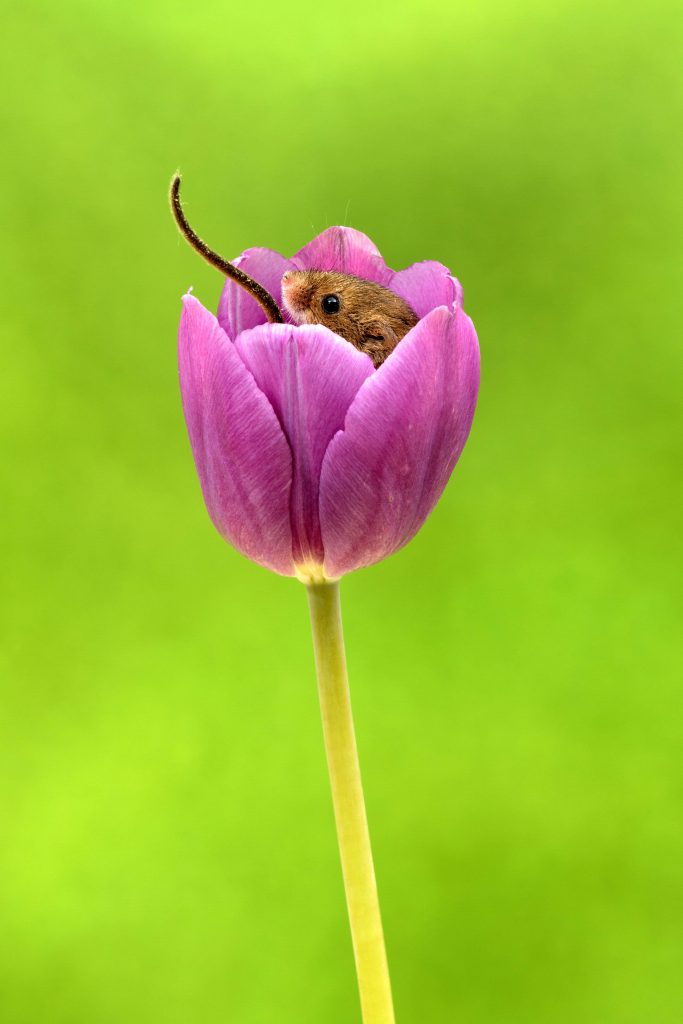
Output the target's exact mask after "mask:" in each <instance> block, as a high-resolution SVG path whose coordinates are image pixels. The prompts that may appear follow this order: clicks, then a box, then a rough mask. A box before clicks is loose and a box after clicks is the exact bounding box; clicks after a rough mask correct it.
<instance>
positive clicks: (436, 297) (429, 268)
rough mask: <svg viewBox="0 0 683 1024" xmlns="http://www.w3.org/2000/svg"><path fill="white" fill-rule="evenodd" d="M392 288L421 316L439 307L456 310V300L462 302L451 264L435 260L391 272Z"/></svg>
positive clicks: (460, 291) (460, 289)
mask: <svg viewBox="0 0 683 1024" xmlns="http://www.w3.org/2000/svg"><path fill="white" fill-rule="evenodd" d="M389 287H390V288H391V290H392V292H396V294H397V295H400V296H401V298H402V299H405V300H406V302H407V303H408V305H409V306H410V307H411V309H412V310H413V311H414V312H415V313H416V314H417V316H418V317H423V316H426V315H427V313H431V311H432V310H433V309H436V307H437V306H448V308H449V309H453V308H454V305H455V302H456V300H457V302H458V305H462V288H461V287H460V282H459V281H456V279H455V278H454V277H452V276H451V272H450V270H449V269H448V267H444V265H443V263H437V262H436V261H435V260H425V261H424V262H422V263H413V265H412V266H411V267H406V269H405V270H398V271H397V272H396V273H395V274H393V275H392V278H391V281H390V282H389Z"/></svg>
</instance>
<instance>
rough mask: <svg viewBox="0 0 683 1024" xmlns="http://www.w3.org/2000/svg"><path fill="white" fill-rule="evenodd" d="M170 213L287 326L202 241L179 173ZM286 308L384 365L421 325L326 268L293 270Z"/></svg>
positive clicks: (259, 291) (393, 298) (384, 294)
mask: <svg viewBox="0 0 683 1024" xmlns="http://www.w3.org/2000/svg"><path fill="white" fill-rule="evenodd" d="M169 199H170V202H171V212H172V213H173V217H174V219H175V222H176V224H177V225H178V228H179V229H180V231H181V232H182V234H183V236H184V237H185V239H186V240H187V241H188V242H189V244H190V245H191V246H192V248H193V249H195V251H196V252H198V253H199V255H200V256H203V258H204V259H205V260H206V261H207V263H210V264H211V265H212V266H214V267H216V268H217V269H218V270H220V271H222V273H224V274H225V276H226V277H229V278H232V280H233V281H235V282H236V283H237V284H238V285H239V286H240V287H241V288H244V290H245V291H247V292H249V294H250V295H252V296H253V297H254V298H255V299H256V301H257V302H258V304H259V305H260V306H261V308H262V309H263V312H264V313H265V316H266V319H267V320H268V321H269V322H270V323H282V322H283V318H282V313H281V311H280V309H279V307H278V305H277V302H276V301H275V299H274V298H273V296H272V295H271V294H270V292H268V291H266V289H265V288H264V287H263V286H262V285H260V284H259V283H258V281H255V280H254V279H253V278H252V277H249V275H248V274H245V273H244V271H243V270H240V269H239V268H238V267H235V266H233V264H232V263H230V262H229V261H228V260H226V259H224V258H223V257H222V256H219V254H218V253H217V252H214V250H213V249H210V248H209V246H208V245H207V244H206V242H203V241H202V239H201V238H200V237H199V235H198V234H197V233H196V232H195V230H194V229H193V228H192V227H191V226H190V224H189V222H188V220H187V217H186V216H185V211H184V210H183V207H182V204H181V202H180V175H179V174H174V175H173V179H172V181H171V191H170V195H169ZM282 296H283V300H284V304H285V306H286V308H287V310H288V312H289V313H290V315H291V316H292V319H293V320H295V321H296V323H299V324H323V325H324V326H325V327H329V328H330V330H331V331H334V333H335V334H338V335H340V336H341V337H342V338H344V339H345V340H346V341H348V342H350V343H351V344H352V345H354V346H355V347H356V348H357V349H360V351H361V352H366V353H367V354H368V355H369V356H370V358H371V359H372V361H373V363H374V364H375V366H380V365H381V364H382V363H383V362H384V360H385V359H386V358H387V356H388V355H389V353H390V352H392V351H393V350H394V348H395V347H396V345H398V343H399V341H400V340H401V338H403V336H404V335H405V334H407V333H408V331H409V330H410V329H411V327H414V326H415V324H416V323H417V321H418V317H417V316H416V315H415V313H414V312H413V310H412V309H411V308H410V306H409V305H408V304H407V303H406V302H404V301H403V299H401V298H400V297H399V296H398V295H396V294H394V292H391V291H389V289H388V288H384V287H383V286H382V285H380V284H375V282H374V281H365V280H364V279H363V278H361V277H354V276H353V275H351V274H340V273H337V272H336V271H326V270H288V271H287V273H286V274H284V276H283V278H282Z"/></svg>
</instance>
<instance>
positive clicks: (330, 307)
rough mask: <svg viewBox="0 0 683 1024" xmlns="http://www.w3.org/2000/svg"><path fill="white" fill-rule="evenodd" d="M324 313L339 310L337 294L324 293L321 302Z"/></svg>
mask: <svg viewBox="0 0 683 1024" xmlns="http://www.w3.org/2000/svg"><path fill="white" fill-rule="evenodd" d="M321 305H322V307H323V312H324V313H338V312H339V305H340V303H339V296H338V295H325V296H324V297H323V300H322V303H321Z"/></svg>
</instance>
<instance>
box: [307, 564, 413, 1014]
mask: <svg viewBox="0 0 683 1024" xmlns="http://www.w3.org/2000/svg"><path fill="white" fill-rule="evenodd" d="M307 590H308V603H309V609H310V613H311V625H312V629H313V646H314V649H315V663H316V669H317V674H318V691H319V695H320V710H321V713H322V720H323V733H324V736H325V749H326V752H327V766H328V769H329V774H330V783H331V786H332V802H333V804H334V815H335V819H336V823H337V838H338V841H339V852H340V854H341V863H342V872H343V875H344V887H345V890H346V904H347V907H348V912H349V921H350V924H351V937H352V940H353V951H354V955H355V959H356V973H357V976H358V988H359V991H360V1002H361V1010H362V1017H363V1024H394V1008H393V1003H392V998H391V983H390V981H389V968H388V966H387V956H386V951H385V948H384V935H383V932H382V919H381V916H380V909H379V900H378V898H377V884H376V882H375V870H374V866H373V862H372V849H371V847H370V834H369V832H368V822H367V817H366V814H365V801H364V799H363V786H362V783H361V776H360V765H359V763H358V750H357V748H356V736H355V732H354V728H353V716H352V713H351V698H350V694H349V682H348V676H347V672H346V655H345V652H344V635H343V631H342V620H341V606H340V603H339V583H338V582H335V583H312V584H309V585H308V587H307Z"/></svg>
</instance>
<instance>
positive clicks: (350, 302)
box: [282, 270, 418, 366]
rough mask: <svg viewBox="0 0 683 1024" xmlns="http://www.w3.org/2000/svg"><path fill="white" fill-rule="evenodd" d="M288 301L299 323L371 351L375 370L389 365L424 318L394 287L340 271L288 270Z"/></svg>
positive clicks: (285, 284) (285, 283) (285, 299)
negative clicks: (319, 326) (390, 357)
mask: <svg viewBox="0 0 683 1024" xmlns="http://www.w3.org/2000/svg"><path fill="white" fill-rule="evenodd" d="M282 299H283V302H284V305H285V308H286V309H287V311H288V312H289V314H290V316H291V317H292V319H293V320H294V321H295V322H296V323H298V324H323V325H324V326H325V327H329V329H330V330H331V331H334V333H335V334H339V335H340V336H341V337H342V338H345V339H346V341H349V342H351V344H352V345H355V347H356V348H358V349H360V350H361V352H366V353H367V354H368V355H369V356H370V357H371V359H372V361H373V362H374V364H375V366H379V365H380V364H381V363H382V362H384V360H385V359H386V357H387V356H388V355H389V353H390V352H391V351H392V350H393V349H394V348H395V347H396V345H397V344H398V342H399V341H400V340H401V338H402V337H403V336H404V335H405V334H407V333H408V331H409V330H410V328H411V327H414V326H415V324H416V323H417V319H418V318H417V317H416V316H415V314H414V313H413V311H412V309H411V308H410V306H408V304H407V303H406V302H404V301H403V299H401V298H400V297H399V296H398V295H396V294H395V293H394V292H392V291H389V289H388V288H384V287H382V285H380V284H375V283H374V282H373V281H365V280H363V279H362V278H360V277H354V276H353V275H351V274H340V273H337V272H336V271H323V270H289V271H287V273H286V274H285V275H284V276H283V278H282Z"/></svg>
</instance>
